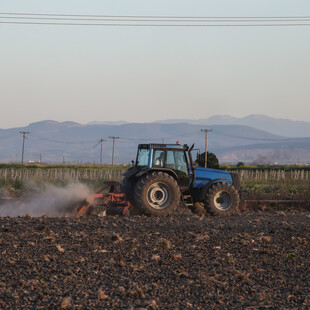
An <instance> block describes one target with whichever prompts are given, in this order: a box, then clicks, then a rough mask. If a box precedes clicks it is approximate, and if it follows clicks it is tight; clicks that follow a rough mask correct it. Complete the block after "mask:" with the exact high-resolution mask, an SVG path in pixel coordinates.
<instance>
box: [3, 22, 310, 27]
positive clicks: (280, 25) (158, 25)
mask: <svg viewBox="0 0 310 310" xmlns="http://www.w3.org/2000/svg"><path fill="white" fill-rule="evenodd" d="M0 24H17V25H56V26H107V27H110V26H118V27H119V26H120V27H291V26H293V27H295V26H310V23H309V24H305V23H303V24H301V23H300V24H217V25H215V24H214V25H213V24H199V25H193V24H175V25H172V24H117V23H113V24H107V23H104V24H98V23H95V24H89V23H40V22H1V21H0Z"/></svg>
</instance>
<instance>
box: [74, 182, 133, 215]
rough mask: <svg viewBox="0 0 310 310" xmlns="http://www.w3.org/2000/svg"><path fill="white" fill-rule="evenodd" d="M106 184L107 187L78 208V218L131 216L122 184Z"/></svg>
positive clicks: (88, 198)
mask: <svg viewBox="0 0 310 310" xmlns="http://www.w3.org/2000/svg"><path fill="white" fill-rule="evenodd" d="M105 184H106V186H104V187H103V188H102V189H100V190H99V191H97V192H96V193H95V194H92V195H90V196H89V197H87V198H86V199H85V200H84V201H83V203H82V204H81V205H80V206H79V207H78V208H76V211H77V215H78V216H91V215H97V216H105V215H106V214H118V215H128V214H129V207H130V203H129V201H128V200H126V195H125V194H124V193H122V192H121V184H120V183H118V182H115V181H107V182H105ZM108 189H109V190H108ZM107 190H108V192H107Z"/></svg>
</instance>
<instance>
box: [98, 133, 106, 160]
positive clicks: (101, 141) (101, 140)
mask: <svg viewBox="0 0 310 310" xmlns="http://www.w3.org/2000/svg"><path fill="white" fill-rule="evenodd" d="M104 141H106V140H103V139H102V138H101V139H100V140H99V142H100V143H101V148H100V166H102V143H103V142H104Z"/></svg>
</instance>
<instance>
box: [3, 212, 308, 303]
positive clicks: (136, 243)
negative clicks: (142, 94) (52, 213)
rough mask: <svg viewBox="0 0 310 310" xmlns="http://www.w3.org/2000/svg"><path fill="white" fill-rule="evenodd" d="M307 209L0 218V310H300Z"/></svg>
mask: <svg viewBox="0 0 310 310" xmlns="http://www.w3.org/2000/svg"><path fill="white" fill-rule="evenodd" d="M309 240H310V212H309V211H304V212H297V211H295V212H283V211H275V212H271V211H268V212H245V213H242V214H241V215H237V216H231V217H228V218H218V217H199V216H196V215H192V214H188V213H182V212H181V213H179V214H177V215H175V216H171V217H168V218H147V217H143V216H133V217H129V218H121V217H112V216H107V217H104V218H47V217H40V218H32V217H30V216H25V217H19V218H9V217H6V218H0V309H94V308H100V309H104V308H114V309H208V308H216V309H231V308H243V309H245V308H246V309H266V308H268V309H297V308H298V309H309V307H310V285H309V284H310V269H309V266H310V255H309V254H310V245H309V242H310V241H309Z"/></svg>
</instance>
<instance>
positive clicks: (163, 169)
mask: <svg viewBox="0 0 310 310" xmlns="http://www.w3.org/2000/svg"><path fill="white" fill-rule="evenodd" d="M152 172H164V173H167V174H169V175H171V176H172V177H173V178H174V179H175V180H176V181H177V182H178V176H177V174H176V173H175V172H174V171H173V170H171V169H165V168H150V169H143V170H141V171H140V172H139V173H137V174H136V175H135V177H136V178H141V177H142V176H144V175H145V174H148V173H152Z"/></svg>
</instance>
